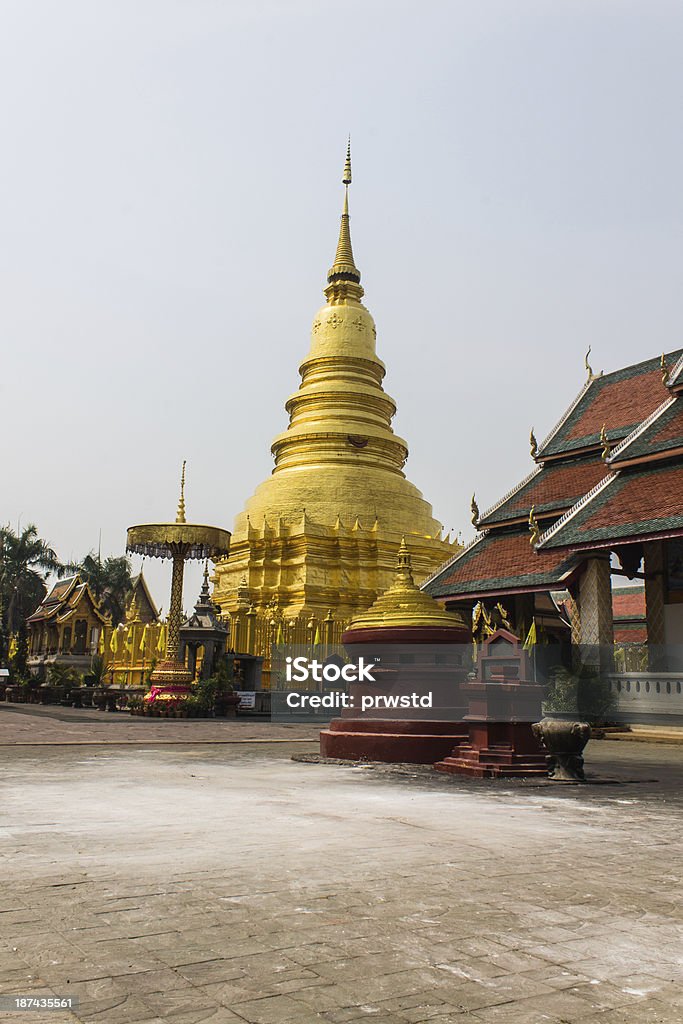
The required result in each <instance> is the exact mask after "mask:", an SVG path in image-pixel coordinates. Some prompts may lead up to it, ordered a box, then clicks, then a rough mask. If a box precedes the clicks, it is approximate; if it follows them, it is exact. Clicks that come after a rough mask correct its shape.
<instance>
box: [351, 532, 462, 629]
mask: <svg viewBox="0 0 683 1024" xmlns="http://www.w3.org/2000/svg"><path fill="white" fill-rule="evenodd" d="M402 626H407V627H418V626H420V627H425V626H426V627H430V626H431V627H435V626H436V627H439V628H444V627H446V628H450V629H459V630H463V629H464V630H467V632H468V633H469V626H468V625H467V623H466V622H465V619H464V617H463V616H462V615H461V614H460V612H450V611H446V610H445V609H444V608H442V606H441V605H440V604H439V603H438V601H435V600H434V598H433V597H430V596H429V594H426V593H425V592H424V590H420V588H419V587H418V586H417V584H416V583H415V580H414V578H413V565H412V560H411V557H410V551H409V550H408V545H407V544H406V539H405V537H402V538H401V544H400V546H399V549H398V557H397V559H396V573H395V575H394V582H393V583H392V584H391V586H390V587H389V589H388V590H385V591H384V593H383V594H380V596H379V597H378V598H377V600H376V601H375V602H374V604H372V605H371V606H370V607H369V608H368V610H367V611H366V612H363V613H362V614H361V615H358V616H357V617H356V618H355V619H354V620H353V622H352V623H351V625H350V626H349V629H378V628H382V627H394V628H398V627H402Z"/></svg>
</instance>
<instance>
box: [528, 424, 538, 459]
mask: <svg viewBox="0 0 683 1024" xmlns="http://www.w3.org/2000/svg"><path fill="white" fill-rule="evenodd" d="M529 445H530V446H531V458H532V459H535V458H536V456H537V455H538V441H537V440H536V435H535V434H534V428H533V427H532V428H531V433H530V434H529Z"/></svg>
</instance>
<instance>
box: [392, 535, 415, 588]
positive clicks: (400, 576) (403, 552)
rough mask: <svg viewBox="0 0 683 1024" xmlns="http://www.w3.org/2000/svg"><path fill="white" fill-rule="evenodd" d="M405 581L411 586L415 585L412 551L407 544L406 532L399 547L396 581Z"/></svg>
mask: <svg viewBox="0 0 683 1024" xmlns="http://www.w3.org/2000/svg"><path fill="white" fill-rule="evenodd" d="M399 581H403V583H405V584H408V585H409V586H411V587H412V586H414V581H413V562H412V559H411V557H410V551H408V545H407V544H406V538H405V534H404V535H403V537H401V543H400V545H399V549H398V558H397V560H396V582H397V583H398V582H399Z"/></svg>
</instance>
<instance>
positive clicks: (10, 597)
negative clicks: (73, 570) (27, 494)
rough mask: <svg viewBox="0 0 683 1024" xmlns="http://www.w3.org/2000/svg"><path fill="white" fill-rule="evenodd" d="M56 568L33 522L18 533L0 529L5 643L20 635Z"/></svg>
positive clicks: (0, 595)
mask: <svg viewBox="0 0 683 1024" xmlns="http://www.w3.org/2000/svg"><path fill="white" fill-rule="evenodd" d="M60 569H61V565H60V562H59V559H58V558H57V555H56V553H55V552H54V551H53V549H52V548H51V547H50V545H49V544H48V542H47V541H44V540H42V539H41V538H40V537H39V536H38V530H37V527H36V526H35V525H34V524H33V523H29V525H28V526H26V527H25V528H24V529H23V530H22V531H21V532H18V531H17V532H15V531H14V530H13V529H12V527H11V526H3V527H0V612H1V613H2V614H1V615H0V623H1V625H2V633H3V635H4V638H5V641H7V640H8V638H9V636H10V634H13V633H16V634H18V633H20V632H21V629H22V627H23V625H24V623H25V622H26V619H27V617H28V616H29V615H31V614H32V613H33V612H34V611H35V610H36V608H37V607H38V605H39V604H40V602H41V601H42V600H43V598H44V597H45V594H46V591H47V588H46V585H45V583H46V580H47V578H48V577H49V576H50V575H51V574H52V573H55V572H59V570H60Z"/></svg>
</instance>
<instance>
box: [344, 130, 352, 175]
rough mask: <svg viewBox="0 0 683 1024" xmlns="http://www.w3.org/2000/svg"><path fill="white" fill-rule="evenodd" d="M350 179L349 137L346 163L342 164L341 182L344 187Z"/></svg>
mask: <svg viewBox="0 0 683 1024" xmlns="http://www.w3.org/2000/svg"><path fill="white" fill-rule="evenodd" d="M351 181H352V178H351V136H350V135H349V142H348V145H347V147H346V162H345V163H344V177H343V178H342V182H343V184H344V185H350V184H351Z"/></svg>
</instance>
